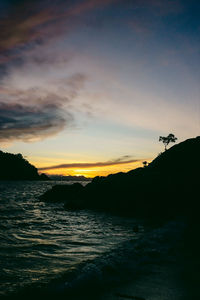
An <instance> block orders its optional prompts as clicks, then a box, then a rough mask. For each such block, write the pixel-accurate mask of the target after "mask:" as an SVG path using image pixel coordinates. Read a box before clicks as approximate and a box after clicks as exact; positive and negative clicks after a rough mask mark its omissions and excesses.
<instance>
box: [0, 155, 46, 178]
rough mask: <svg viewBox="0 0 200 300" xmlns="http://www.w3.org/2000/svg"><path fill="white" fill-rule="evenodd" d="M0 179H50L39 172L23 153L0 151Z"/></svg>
mask: <svg viewBox="0 0 200 300" xmlns="http://www.w3.org/2000/svg"><path fill="white" fill-rule="evenodd" d="M0 166H1V168H0V180H48V179H49V178H48V177H47V176H46V175H45V174H41V175H39V174H38V171H37V169H36V168H35V167H34V166H33V165H31V164H30V163H29V162H28V161H27V160H26V159H24V158H23V156H22V155H21V154H11V153H6V152H3V151H0Z"/></svg>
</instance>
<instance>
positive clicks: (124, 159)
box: [38, 155, 140, 171]
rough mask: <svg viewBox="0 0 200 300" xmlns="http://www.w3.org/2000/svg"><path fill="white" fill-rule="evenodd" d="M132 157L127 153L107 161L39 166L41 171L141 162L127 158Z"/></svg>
mask: <svg viewBox="0 0 200 300" xmlns="http://www.w3.org/2000/svg"><path fill="white" fill-rule="evenodd" d="M127 158H130V156H129V155H125V156H123V157H120V158H117V159H114V160H110V161H105V162H94V163H70V164H59V165H53V166H47V167H42V168H38V170H39V171H47V170H54V169H71V168H80V169H84V168H95V167H108V166H116V165H123V164H129V163H135V162H139V161H140V160H138V159H127Z"/></svg>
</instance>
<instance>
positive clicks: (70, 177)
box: [48, 175, 92, 181]
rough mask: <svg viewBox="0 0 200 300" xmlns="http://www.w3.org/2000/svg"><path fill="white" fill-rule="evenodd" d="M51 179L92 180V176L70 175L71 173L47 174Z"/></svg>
mask: <svg viewBox="0 0 200 300" xmlns="http://www.w3.org/2000/svg"><path fill="white" fill-rule="evenodd" d="M48 177H49V178H50V179H51V180H56V181H92V178H89V177H85V176H71V175H67V176H64V175H48Z"/></svg>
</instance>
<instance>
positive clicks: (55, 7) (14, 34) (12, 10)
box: [0, 0, 117, 63]
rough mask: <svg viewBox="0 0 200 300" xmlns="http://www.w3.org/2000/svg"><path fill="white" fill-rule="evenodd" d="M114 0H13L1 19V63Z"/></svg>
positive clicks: (77, 23)
mask: <svg viewBox="0 0 200 300" xmlns="http://www.w3.org/2000/svg"><path fill="white" fill-rule="evenodd" d="M116 1H117V0H85V1H66V2H63V1H61V0H57V1H53V2H52V3H50V2H49V1H45V0H43V1H37V0H36V1H22V2H21V4H19V3H15V2H14V4H12V5H10V6H9V9H8V8H7V9H6V11H5V15H4V16H3V17H1V20H0V28H1V31H0V63H7V62H9V61H10V60H13V59H16V58H18V57H20V56H21V51H22V50H24V49H27V48H32V47H33V46H35V44H36V45H37V44H44V43H48V42H50V41H51V40H52V39H53V40H55V39H57V38H58V37H60V36H61V35H62V34H66V33H68V32H69V31H71V30H72V29H73V28H74V27H76V26H77V25H80V24H81V23H82V21H81V20H82V17H83V16H84V15H85V14H87V13H88V12H90V11H92V10H94V9H96V8H99V7H103V6H105V5H109V4H111V3H112V2H116ZM10 3H12V2H10Z"/></svg>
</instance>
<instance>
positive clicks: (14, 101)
mask: <svg viewBox="0 0 200 300" xmlns="http://www.w3.org/2000/svg"><path fill="white" fill-rule="evenodd" d="M85 80H86V76H85V75H84V74H81V73H77V74H74V75H72V76H69V77H67V78H63V79H60V80H59V81H58V82H55V83H52V84H55V86H56V89H57V91H56V93H50V92H48V91H47V90H46V89H47V87H43V88H41V87H40V88H39V87H38V88H31V89H28V90H20V89H12V88H8V87H6V86H5V87H4V86H1V87H0V142H8V141H14V140H21V141H35V140H41V139H44V138H46V137H49V136H52V135H55V134H57V133H58V132H60V131H61V130H63V129H64V127H67V128H70V127H72V126H74V117H73V114H72V112H71V110H70V108H72V106H73V105H72V102H73V100H74V98H75V97H76V96H77V94H78V93H79V91H80V90H81V89H82V88H83V85H84V82H85ZM61 89H62V96H61V94H59V93H60V90H61ZM63 95H64V96H63Z"/></svg>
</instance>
